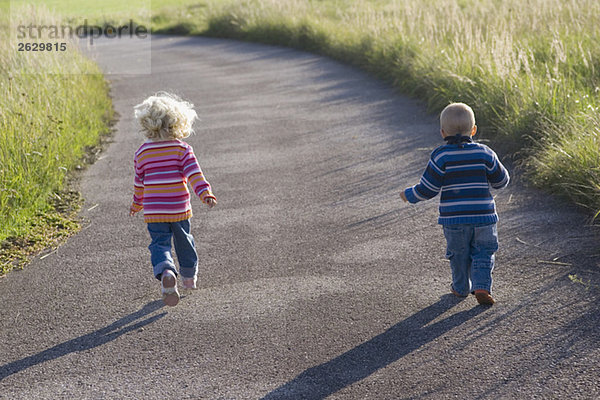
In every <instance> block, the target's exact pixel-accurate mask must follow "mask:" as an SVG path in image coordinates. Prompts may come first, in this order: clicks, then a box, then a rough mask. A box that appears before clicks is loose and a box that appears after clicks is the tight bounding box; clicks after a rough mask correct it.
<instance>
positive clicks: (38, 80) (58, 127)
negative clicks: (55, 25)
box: [0, 9, 112, 274]
mask: <svg viewBox="0 0 600 400" xmlns="http://www.w3.org/2000/svg"><path fill="white" fill-rule="evenodd" d="M22 15H26V16H27V22H28V23H32V22H33V23H35V22H37V21H39V22H42V23H44V24H48V23H51V22H52V18H53V17H52V16H51V15H49V14H47V12H44V11H40V10H39V9H38V10H33V9H29V10H28V11H27V13H26V14H22ZM8 25H9V21H8V15H7V14H5V15H4V16H3V17H2V19H1V20H0V26H1V28H2V29H0V88H1V91H2V94H3V95H2V96H0V143H1V146H0V243H1V244H2V245H1V246H0V274H1V273H3V272H5V271H6V270H8V269H10V268H11V267H12V262H9V261H8V260H7V259H6V254H7V253H11V254H12V253H14V248H20V247H23V246H34V247H35V245H36V244H38V243H41V244H48V241H49V240H52V239H53V238H55V237H57V236H60V235H62V234H64V232H66V231H68V230H71V229H73V228H74V225H73V223H72V222H71V221H70V220H69V219H67V218H64V216H62V215H61V213H60V211H61V210H58V209H57V208H60V207H57V204H62V205H63V206H64V204H65V202H66V199H65V194H66V195H67V196H69V197H71V196H72V195H69V194H68V192H65V190H64V184H65V179H66V177H67V176H68V174H69V171H72V170H74V169H75V168H76V166H77V165H79V164H81V160H82V156H83V155H84V152H85V149H86V147H88V146H94V145H96V144H97V143H98V140H99V136H100V135H102V134H104V133H107V131H108V123H109V119H110V112H111V109H112V108H111V103H110V99H109V97H108V90H107V85H106V83H105V81H104V78H103V77H102V75H101V73H100V70H99V69H98V67H97V66H96V65H95V64H94V63H92V62H91V61H89V60H87V59H86V58H84V57H83V56H82V55H81V54H80V53H79V52H77V51H72V50H70V51H66V52H46V53H45V54H25V53H24V52H19V51H17V48H16V43H15V42H14V41H11V40H9V38H8V35H9V29H8ZM72 45H73V44H72V43H69V46H72ZM70 48H72V47H70ZM67 65H68V66H69V68H70V70H71V71H73V70H76V71H79V72H80V73H76V74H62V72H63V70H64V67H65V66H67Z"/></svg>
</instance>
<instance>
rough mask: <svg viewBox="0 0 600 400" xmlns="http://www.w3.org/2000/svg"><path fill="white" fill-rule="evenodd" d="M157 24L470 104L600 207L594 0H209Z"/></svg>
mask: <svg viewBox="0 0 600 400" xmlns="http://www.w3.org/2000/svg"><path fill="white" fill-rule="evenodd" d="M153 22H154V25H153V29H154V31H159V32H176V33H191V34H204V35H214V36H222V37H231V38H237V39H244V40H253V41H260V42H266V43H272V44H281V45H287V46H294V47H298V48H301V49H307V50H310V51H314V52H317V53H321V54H326V55H329V56H331V57H333V58H336V59H339V60H342V61H344V62H348V63H351V64H354V65H357V66H359V67H361V68H364V69H366V70H368V71H370V72H372V73H374V74H376V75H378V76H380V77H382V78H384V79H387V80H388V81H390V82H391V83H392V84H394V85H395V86H396V87H397V88H399V89H400V90H402V91H403V92H405V93H408V94H412V95H415V96H418V97H420V98H422V99H423V100H425V101H426V102H427V104H428V105H429V107H430V109H431V110H432V111H439V110H440V109H441V108H443V107H444V106H445V105H446V104H447V103H448V102H450V101H464V102H467V103H469V104H471V105H472V106H473V108H474V109H475V112H476V116H477V119H478V125H479V126H480V132H482V134H483V135H484V136H485V137H487V138H488V139H491V140H492V141H493V142H494V144H495V146H497V147H499V148H500V149H501V150H502V152H503V153H504V154H512V155H515V154H516V155H517V159H518V160H519V161H520V164H521V165H522V166H523V170H524V171H525V172H526V173H527V175H528V176H529V177H530V179H531V181H532V182H534V183H536V184H538V185H540V186H542V187H545V188H547V189H549V190H552V191H556V192H557V193H560V194H562V195H564V196H567V197H568V198H570V199H571V200H572V201H574V202H576V203H578V204H580V205H582V206H584V207H587V208H589V209H591V210H598V209H600V174H598V168H599V166H600V160H599V157H598V153H599V149H598V139H597V134H598V128H597V127H598V122H599V121H598V117H597V113H598V107H599V106H600V97H599V96H600V93H599V92H600V47H598V46H597V43H598V39H600V2H598V1H597V0H527V1H523V0H503V1H499V0H435V1H434V0H394V1H383V0H372V1H368V0H348V1H340V0H320V1H317V0H312V1H310V0H309V1H301V0H243V1H231V0H222V1H217V0H205V1H203V2H200V3H195V5H194V6H193V7H192V6H190V7H187V8H177V9H174V8H171V9H169V8H165V9H162V10H156V9H155V10H154V16H153Z"/></svg>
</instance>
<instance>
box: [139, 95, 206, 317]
mask: <svg viewBox="0 0 600 400" xmlns="http://www.w3.org/2000/svg"><path fill="white" fill-rule="evenodd" d="M193 107H194V106H193V105H192V104H190V103H188V102H187V101H183V100H181V99H180V98H178V97H177V96H174V95H172V94H169V93H165V92H159V93H157V94H156V95H154V96H150V97H148V98H147V99H146V100H144V102H143V103H141V104H138V105H137V106H135V108H134V109H135V118H136V119H137V121H138V122H139V124H140V125H141V128H142V133H143V134H144V136H145V137H146V141H145V143H144V144H142V145H141V146H140V148H139V149H138V150H137V151H136V153H135V158H134V163H135V179H134V195H133V204H132V205H131V210H130V215H132V216H133V215H135V214H136V213H137V212H139V211H141V210H142V209H143V210H144V221H145V222H146V223H148V231H149V232H150V237H151V239H152V243H150V246H148V248H149V249H150V255H151V261H152V267H153V269H154V276H155V277H156V279H158V280H160V281H161V291H162V296H163V301H164V302H165V304H167V305H169V306H175V305H177V303H178V302H179V292H178V291H177V269H176V268H175V264H174V262H173V257H172V256H171V239H173V242H174V245H175V252H176V253H177V259H178V260H179V272H180V273H181V276H182V280H183V287H184V288H185V289H196V275H197V273H198V255H197V254H196V249H195V244H194V238H193V237H192V235H191V234H190V217H191V216H192V207H191V204H190V193H189V191H188V187H187V183H188V182H189V183H190V185H191V186H192V188H193V190H194V193H196V194H197V195H198V196H199V197H200V199H201V200H202V202H204V203H205V204H206V205H208V206H209V207H211V208H212V207H213V206H215V205H216V204H217V199H216V198H215V196H214V195H213V194H212V191H211V187H210V184H209V183H208V182H207V181H206V179H204V175H203V174H202V170H201V169H200V166H199V165H198V161H197V160H196V157H195V156H194V151H193V150H192V147H191V146H190V145H189V144H187V143H185V142H183V141H181V139H183V138H186V137H188V136H190V134H191V133H193V130H192V124H193V122H194V120H195V119H196V118H197V117H198V115H197V114H196V112H195V111H194V109H193Z"/></svg>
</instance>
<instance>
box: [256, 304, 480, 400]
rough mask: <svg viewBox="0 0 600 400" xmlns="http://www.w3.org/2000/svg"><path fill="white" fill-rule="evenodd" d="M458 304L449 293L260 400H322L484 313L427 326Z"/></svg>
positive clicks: (474, 312)
mask: <svg viewBox="0 0 600 400" xmlns="http://www.w3.org/2000/svg"><path fill="white" fill-rule="evenodd" d="M459 302H460V300H459V299H457V298H456V297H454V296H453V295H451V294H448V295H444V296H442V297H441V298H440V300H439V301H438V302H437V303H435V304H432V305H430V306H429V307H427V308H425V309H423V310H421V311H419V312H418V313H416V314H414V315H412V316H410V317H408V318H407V319H405V320H403V321H401V322H399V323H397V324H396V325H394V326H392V327H391V328H390V329H388V330H387V331H385V332H384V333H382V334H380V335H378V336H375V337H374V338H372V339H371V340H369V341H367V342H365V343H363V344H361V345H359V346H357V347H355V348H353V349H351V350H349V351H347V352H346V353H344V354H342V355H340V356H338V357H336V358H334V359H332V360H330V361H327V362H325V363H323V364H321V365H318V366H316V367H312V368H309V369H307V370H306V371H304V372H302V373H301V374H300V375H298V376H297V377H295V378H294V379H293V380H291V381H289V382H287V383H286V384H284V385H282V386H280V387H278V388H277V389H275V390H273V391H272V392H270V393H269V394H267V395H266V396H265V397H263V399H266V400H272V399H315V400H316V399H324V398H326V397H327V396H330V395H332V394H333V393H336V392H337V391H339V390H341V389H343V388H345V387H347V386H350V385H352V384H353V383H355V382H358V381H360V380H362V379H364V378H366V377H368V376H369V375H371V374H373V373H375V372H377V371H378V370H379V369H381V368H384V367H386V366H388V365H390V364H391V363H393V362H395V361H398V360H399V359H401V358H402V357H404V356H406V355H407V354H410V353H411V352H413V351H414V350H416V349H418V348H420V347H421V346H423V345H425V344H427V343H429V342H431V341H433V340H435V339H436V338H438V337H440V336H442V335H444V334H445V333H447V332H448V331H450V330H451V329H453V328H456V327H457V326H459V325H461V324H463V323H464V322H466V321H468V320H470V319H471V318H473V317H475V316H477V315H478V314H480V313H482V312H483V311H485V310H486V308H485V307H482V306H478V307H474V308H472V309H470V310H466V311H461V312H458V313H456V314H453V315H451V316H449V317H448V318H446V319H443V320H441V321H438V322H436V323H434V324H431V325H428V324H429V323H430V322H431V321H433V320H434V319H436V318H437V317H439V316H440V315H442V314H443V313H444V312H446V311H448V310H450V309H451V308H452V307H453V306H455V305H456V304H458V303H459Z"/></svg>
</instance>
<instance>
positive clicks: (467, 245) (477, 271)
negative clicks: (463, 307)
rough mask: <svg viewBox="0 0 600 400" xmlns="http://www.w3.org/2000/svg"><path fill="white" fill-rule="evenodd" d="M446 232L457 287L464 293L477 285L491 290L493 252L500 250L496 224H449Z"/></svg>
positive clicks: (453, 278)
mask: <svg viewBox="0 0 600 400" xmlns="http://www.w3.org/2000/svg"><path fill="white" fill-rule="evenodd" d="M444 236H445V237H446V242H447V245H448V246H447V249H446V258H447V259H448V260H450V267H451V268H452V287H453V288H454V290H455V291H456V292H458V293H459V294H460V295H463V296H467V295H468V294H469V293H470V292H472V291H475V290H478V289H483V290H487V291H488V292H490V293H491V291H492V272H493V271H494V253H495V252H496V251H497V250H498V229H497V226H496V224H487V225H446V226H444Z"/></svg>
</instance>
